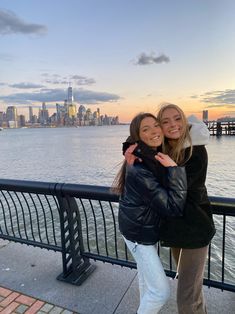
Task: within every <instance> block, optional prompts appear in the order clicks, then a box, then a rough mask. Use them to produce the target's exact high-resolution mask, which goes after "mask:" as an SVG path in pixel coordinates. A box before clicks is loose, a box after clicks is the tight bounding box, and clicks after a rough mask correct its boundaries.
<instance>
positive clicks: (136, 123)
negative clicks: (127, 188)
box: [111, 112, 158, 194]
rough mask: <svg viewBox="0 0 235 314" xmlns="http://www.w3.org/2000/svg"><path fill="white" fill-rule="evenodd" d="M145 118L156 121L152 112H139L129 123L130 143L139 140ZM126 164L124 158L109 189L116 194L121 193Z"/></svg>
mask: <svg viewBox="0 0 235 314" xmlns="http://www.w3.org/2000/svg"><path fill="white" fill-rule="evenodd" d="M145 118H153V119H154V120H156V122H158V119H157V118H156V117H155V116H154V115H153V114H152V113H149V112H141V113H139V114H137V115H136V116H135V117H134V118H133V119H132V121H131V124H130V129H129V130H130V137H129V138H128V140H130V142H131V143H135V142H137V141H139V140H140V124H141V122H142V121H143V119H145ZM126 165H127V162H126V160H124V161H123V164H122V166H121V169H120V170H119V172H118V173H117V175H116V177H115V179H114V181H113V184H112V188H111V190H112V191H113V192H114V193H116V194H122V193H123V190H124V185H125V177H126Z"/></svg>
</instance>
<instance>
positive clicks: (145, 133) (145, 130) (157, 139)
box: [139, 117, 163, 148]
mask: <svg viewBox="0 0 235 314" xmlns="http://www.w3.org/2000/svg"><path fill="white" fill-rule="evenodd" d="M139 137H140V139H141V141H143V142H144V143H145V144H146V145H148V146H150V147H152V148H157V147H158V146H160V145H161V144H162V137H163V134H162V129H161V127H160V124H159V123H158V122H157V121H156V119H154V118H152V117H146V118H144V119H143V120H142V121H141V123H140V129H139Z"/></svg>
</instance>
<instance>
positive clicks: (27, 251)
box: [0, 240, 235, 314]
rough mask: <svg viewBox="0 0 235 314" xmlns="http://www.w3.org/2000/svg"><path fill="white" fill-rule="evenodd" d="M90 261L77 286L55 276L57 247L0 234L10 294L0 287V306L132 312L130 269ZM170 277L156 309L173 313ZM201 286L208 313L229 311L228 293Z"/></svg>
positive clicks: (0, 278)
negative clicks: (50, 248)
mask: <svg viewBox="0 0 235 314" xmlns="http://www.w3.org/2000/svg"><path fill="white" fill-rule="evenodd" d="M92 264H94V265H96V269H95V271H94V272H93V273H92V274H91V276H90V277H89V278H88V279H87V280H86V281H85V282H84V283H83V284H82V285H81V286H74V285H71V284H68V283H64V282H61V281H58V280H56V276H57V275H59V274H60V272H61V254H60V253H56V252H52V251H48V250H45V249H40V248H33V247H31V246H26V245H21V244H18V243H13V242H8V241H2V240H0V265H1V268H0V287H2V288H5V289H10V290H11V291H9V292H8V293H10V294H9V295H10V296H11V298H12V299H14V300H12V301H9V295H8V296H7V292H6V291H8V290H5V289H1V288H0V296H1V293H3V294H4V295H3V296H1V297H0V300H1V302H3V305H4V306H5V307H3V306H2V309H1V310H0V312H1V313H3V314H7V313H26V314H33V313H39V314H43V313H44V314H45V313H50V314H58V313H61V314H71V313H80V314H114V313H115V314H134V313H136V310H137V306H138V285H137V276H136V270H131V269H129V268H121V267H120V266H115V265H111V264H104V263H102V262H94V261H92ZM170 283H171V299H170V300H169V302H168V303H167V304H166V306H165V307H164V308H163V309H162V310H161V314H176V313H177V310H176V304H175V290H176V281H173V280H170ZM204 291H205V295H206V298H207V304H208V314H217V313H218V314H223V313H226V314H233V313H235V294H234V293H232V292H228V291H224V292H222V291H221V290H219V289H214V288H210V289H209V288H208V287H204ZM22 295H23V296H22ZM1 302H0V306H1ZM9 302H10V303H9ZM15 303H17V307H16V305H15ZM18 303H19V305H18ZM25 303H26V304H25ZM7 304H8V310H7ZM10 304H13V306H12V309H11V308H10V307H9V306H10ZM30 304H31V305H30ZM14 306H15V309H13V308H14ZM30 307H31V309H30Z"/></svg>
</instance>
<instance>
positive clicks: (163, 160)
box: [155, 153, 177, 167]
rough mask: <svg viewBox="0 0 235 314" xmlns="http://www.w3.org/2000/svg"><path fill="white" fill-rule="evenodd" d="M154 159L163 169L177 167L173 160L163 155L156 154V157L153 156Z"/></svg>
mask: <svg viewBox="0 0 235 314" xmlns="http://www.w3.org/2000/svg"><path fill="white" fill-rule="evenodd" d="M155 159H157V160H158V161H159V162H160V163H161V164H162V165H163V166H164V167H174V166H177V164H176V163H175V162H174V160H173V159H171V157H169V156H168V155H165V154H163V153H157V155H155Z"/></svg>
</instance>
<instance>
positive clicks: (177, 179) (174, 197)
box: [136, 167, 187, 217]
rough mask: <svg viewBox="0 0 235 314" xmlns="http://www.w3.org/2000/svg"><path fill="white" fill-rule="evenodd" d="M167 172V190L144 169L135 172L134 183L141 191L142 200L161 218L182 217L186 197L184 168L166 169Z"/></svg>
mask: <svg viewBox="0 0 235 314" xmlns="http://www.w3.org/2000/svg"><path fill="white" fill-rule="evenodd" d="M167 170H168V171H167V182H168V187H167V188H164V187H163V186H162V185H160V183H159V182H158V181H157V179H156V177H155V176H154V175H153V174H152V173H151V172H150V171H148V170H146V169H141V171H137V172H136V182H137V184H138V185H139V186H140V187H141V189H142V195H143V198H144V199H146V200H148V201H149V206H150V207H151V208H153V210H157V212H158V214H159V215H160V216H161V217H167V216H182V215H183V209H184V205H185V201H186V196H187V179H186V173H185V168H184V167H168V168H167Z"/></svg>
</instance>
